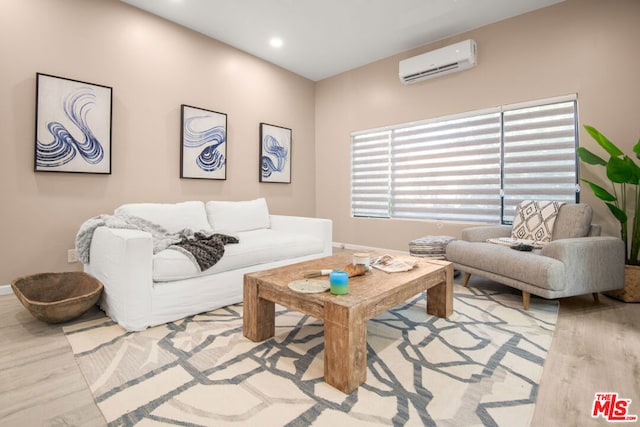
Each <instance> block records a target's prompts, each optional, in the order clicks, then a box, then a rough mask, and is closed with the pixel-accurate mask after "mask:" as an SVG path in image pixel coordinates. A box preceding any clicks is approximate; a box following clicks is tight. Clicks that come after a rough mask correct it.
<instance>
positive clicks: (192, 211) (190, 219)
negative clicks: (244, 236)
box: [115, 201, 213, 233]
mask: <svg viewBox="0 0 640 427" xmlns="http://www.w3.org/2000/svg"><path fill="white" fill-rule="evenodd" d="M115 214H116V215H121V214H124V215H134V216H138V217H140V218H144V219H146V220H147V221H151V222H153V223H154V224H158V225H160V226H162V227H164V228H165V229H166V230H167V231H169V232H171V233H175V232H178V231H180V230H184V229H185V228H188V229H190V230H193V231H205V232H207V233H211V232H212V231H213V230H212V228H211V225H210V224H209V221H208V220H207V212H206V210H205V207H204V202H201V201H191V202H181V203H129V204H126V205H122V206H120V207H119V208H117V209H116V210H115Z"/></svg>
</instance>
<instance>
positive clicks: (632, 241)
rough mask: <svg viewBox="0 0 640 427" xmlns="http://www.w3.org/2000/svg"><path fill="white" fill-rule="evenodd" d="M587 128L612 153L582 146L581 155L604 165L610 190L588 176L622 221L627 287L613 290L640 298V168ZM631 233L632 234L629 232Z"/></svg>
mask: <svg viewBox="0 0 640 427" xmlns="http://www.w3.org/2000/svg"><path fill="white" fill-rule="evenodd" d="M584 128H585V130H586V131H587V132H588V133H589V135H591V137H592V138H593V139H594V140H595V141H596V142H597V143H598V145H600V147H602V148H603V149H604V150H605V151H606V152H607V153H608V154H609V159H608V160H605V159H603V158H602V157H600V156H598V155H596V154H594V153H592V152H591V151H589V150H587V149H586V148H584V147H580V148H578V156H579V157H580V160H581V161H583V162H584V163H587V164H590V165H597V166H598V165H599V166H603V167H604V168H605V170H606V176H607V178H608V179H609V181H610V189H606V188H604V187H601V186H599V185H597V184H595V183H593V182H591V181H588V180H586V179H582V178H581V179H580V180H581V181H583V182H586V183H587V184H588V185H589V187H590V188H591V190H592V191H593V193H594V194H595V196H596V197H598V198H599V199H600V200H602V201H604V203H605V204H606V205H607V207H608V208H609V210H610V211H611V213H612V214H613V216H614V217H615V218H616V219H617V220H618V221H619V222H620V237H621V238H622V240H623V241H624V243H625V264H626V269H625V287H624V288H623V289H622V290H620V291H614V292H612V293H609V295H612V296H614V297H616V298H618V299H622V300H623V301H635V302H638V301H640V259H639V255H640V167H638V165H636V163H635V162H634V161H633V159H632V158H631V157H630V156H628V155H626V154H625V153H624V152H623V151H622V150H620V149H619V148H618V147H617V146H616V145H615V144H614V143H613V142H611V141H610V140H609V139H608V138H607V137H606V136H604V135H603V134H602V133H601V132H600V131H598V130H597V129H596V128H594V127H592V126H588V125H585V127H584ZM633 152H634V153H635V157H636V158H638V159H640V140H638V142H637V143H636V145H634V147H633ZM629 232H630V233H631V234H629Z"/></svg>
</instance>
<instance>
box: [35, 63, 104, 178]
mask: <svg viewBox="0 0 640 427" xmlns="http://www.w3.org/2000/svg"><path fill="white" fill-rule="evenodd" d="M111 113H112V88H110V87H108V86H102V85H97V84H93V83H87V82H82V81H79V80H72V79H67V78H63V77H56V76H51V75H48V74H42V73H36V141H35V156H34V159H35V161H34V170H35V171H36V172H83V173H98V174H110V173H111Z"/></svg>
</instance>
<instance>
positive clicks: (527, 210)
mask: <svg viewBox="0 0 640 427" xmlns="http://www.w3.org/2000/svg"><path fill="white" fill-rule="evenodd" d="M563 204H564V202H553V201H541V200H523V201H522V202H520V204H519V205H518V208H517V209H516V215H515V216H514V217H513V226H512V228H511V237H513V238H514V239H520V240H522V239H526V240H535V241H538V242H550V241H551V237H552V236H551V235H552V233H553V224H554V223H555V220H556V217H557V216H558V211H559V210H560V206H562V205H563Z"/></svg>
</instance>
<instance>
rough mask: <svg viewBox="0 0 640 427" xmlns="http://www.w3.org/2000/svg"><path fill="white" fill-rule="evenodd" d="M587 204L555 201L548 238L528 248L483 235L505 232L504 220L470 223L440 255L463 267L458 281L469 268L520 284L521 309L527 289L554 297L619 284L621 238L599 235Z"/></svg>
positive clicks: (507, 227) (507, 234)
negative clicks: (558, 204) (519, 248)
mask: <svg viewBox="0 0 640 427" xmlns="http://www.w3.org/2000/svg"><path fill="white" fill-rule="evenodd" d="M591 217H592V209H591V207H590V206H589V205H586V204H581V203H578V204H565V205H562V207H560V209H559V211H558V213H557V217H556V219H555V224H554V226H553V233H552V239H551V242H549V243H548V244H547V245H546V246H544V247H542V249H537V250H533V251H531V252H523V251H516V250H514V249H512V248H511V247H508V246H501V245H498V244H494V243H487V239H490V238H491V239H495V238H501V237H510V236H511V230H512V227H511V226H510V225H495V226H481V227H471V228H467V229H464V230H463V231H462V239H461V240H454V241H452V242H450V243H449V244H448V245H447V249H446V257H447V259H448V260H449V261H451V262H453V263H454V265H455V268H457V269H459V270H461V271H463V272H464V273H465V277H464V286H467V284H468V281H469V278H470V277H471V275H472V274H475V275H478V276H482V277H485V278H488V279H491V280H495V281H496V282H498V283H502V284H505V285H508V286H511V287H514V288H517V289H520V290H522V299H523V305H524V308H525V310H527V309H528V308H529V300H530V294H534V295H537V296H541V297H543V298H559V297H568V296H574V295H581V294H587V293H591V294H593V296H594V299H595V300H596V301H597V300H598V292H604V291H610V290H614V289H620V288H622V287H623V286H624V243H623V242H622V240H621V239H619V238H616V237H600V226H598V225H595V224H591Z"/></svg>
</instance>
